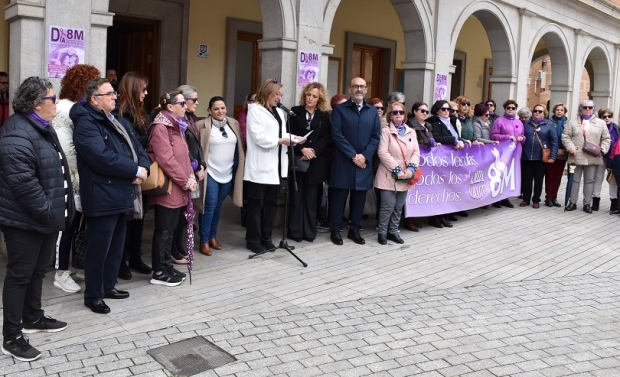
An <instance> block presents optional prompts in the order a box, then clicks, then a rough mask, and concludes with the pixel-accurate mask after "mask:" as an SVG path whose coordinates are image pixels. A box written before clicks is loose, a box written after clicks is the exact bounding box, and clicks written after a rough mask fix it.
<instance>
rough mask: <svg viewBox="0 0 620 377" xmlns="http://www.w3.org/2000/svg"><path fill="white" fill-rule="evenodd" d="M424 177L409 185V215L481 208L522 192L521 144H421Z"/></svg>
mask: <svg viewBox="0 0 620 377" xmlns="http://www.w3.org/2000/svg"><path fill="white" fill-rule="evenodd" d="M420 152H421V153H420V166H421V167H422V172H423V175H422V178H421V179H420V181H419V182H418V183H417V184H416V185H415V186H413V188H411V189H409V192H408V193H407V204H406V206H405V213H406V216H407V217H421V216H433V215H440V214H443V213H452V212H458V211H465V210H469V209H474V208H479V207H482V206H484V205H489V204H492V203H495V202H497V201H499V200H501V199H506V198H510V197H517V196H519V195H520V194H521V193H520V191H521V161H520V160H521V144H517V143H514V142H512V141H502V142H501V143H500V144H485V145H472V146H471V147H467V146H465V148H463V149H461V150H458V151H457V150H455V149H454V148H453V147H451V146H447V145H442V146H441V147H436V148H432V149H431V148H429V147H424V146H420Z"/></svg>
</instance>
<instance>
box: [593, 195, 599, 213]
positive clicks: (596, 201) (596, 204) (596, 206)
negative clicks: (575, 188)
mask: <svg viewBox="0 0 620 377" xmlns="http://www.w3.org/2000/svg"><path fill="white" fill-rule="evenodd" d="M600 204H601V198H597V197H596V196H593V197H592V211H598V209H599V206H600Z"/></svg>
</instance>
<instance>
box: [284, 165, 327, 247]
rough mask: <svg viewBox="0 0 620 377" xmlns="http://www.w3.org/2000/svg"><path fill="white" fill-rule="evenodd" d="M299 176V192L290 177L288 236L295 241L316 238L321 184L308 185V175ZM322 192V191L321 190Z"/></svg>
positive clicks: (299, 174) (298, 174) (301, 174)
mask: <svg viewBox="0 0 620 377" xmlns="http://www.w3.org/2000/svg"><path fill="white" fill-rule="evenodd" d="M296 174H297V191H295V183H294V181H293V179H291V177H289V180H288V183H289V218H288V235H289V237H290V238H294V239H302V238H306V239H312V240H313V239H315V238H316V211H317V206H316V205H317V200H316V198H317V193H318V192H319V187H321V186H322V185H321V184H314V185H311V184H309V183H308V177H307V174H306V173H296ZM321 191H322V190H321Z"/></svg>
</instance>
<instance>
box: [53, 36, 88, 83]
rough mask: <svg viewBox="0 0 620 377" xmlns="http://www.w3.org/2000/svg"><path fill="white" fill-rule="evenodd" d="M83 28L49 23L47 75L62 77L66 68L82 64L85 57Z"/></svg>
mask: <svg viewBox="0 0 620 377" xmlns="http://www.w3.org/2000/svg"><path fill="white" fill-rule="evenodd" d="M85 35H86V33H85V32H84V29H77V28H69V27H64V26H52V25H50V29H49V34H48V44H49V50H48V51H49V56H48V61H47V75H48V77H55V78H63V77H65V72H67V69H69V68H71V67H73V66H74V65H76V64H84V62H85V57H86V36H85Z"/></svg>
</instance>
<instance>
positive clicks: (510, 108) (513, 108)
mask: <svg viewBox="0 0 620 377" xmlns="http://www.w3.org/2000/svg"><path fill="white" fill-rule="evenodd" d="M516 109H517V108H516V107H514V106H506V110H516Z"/></svg>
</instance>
